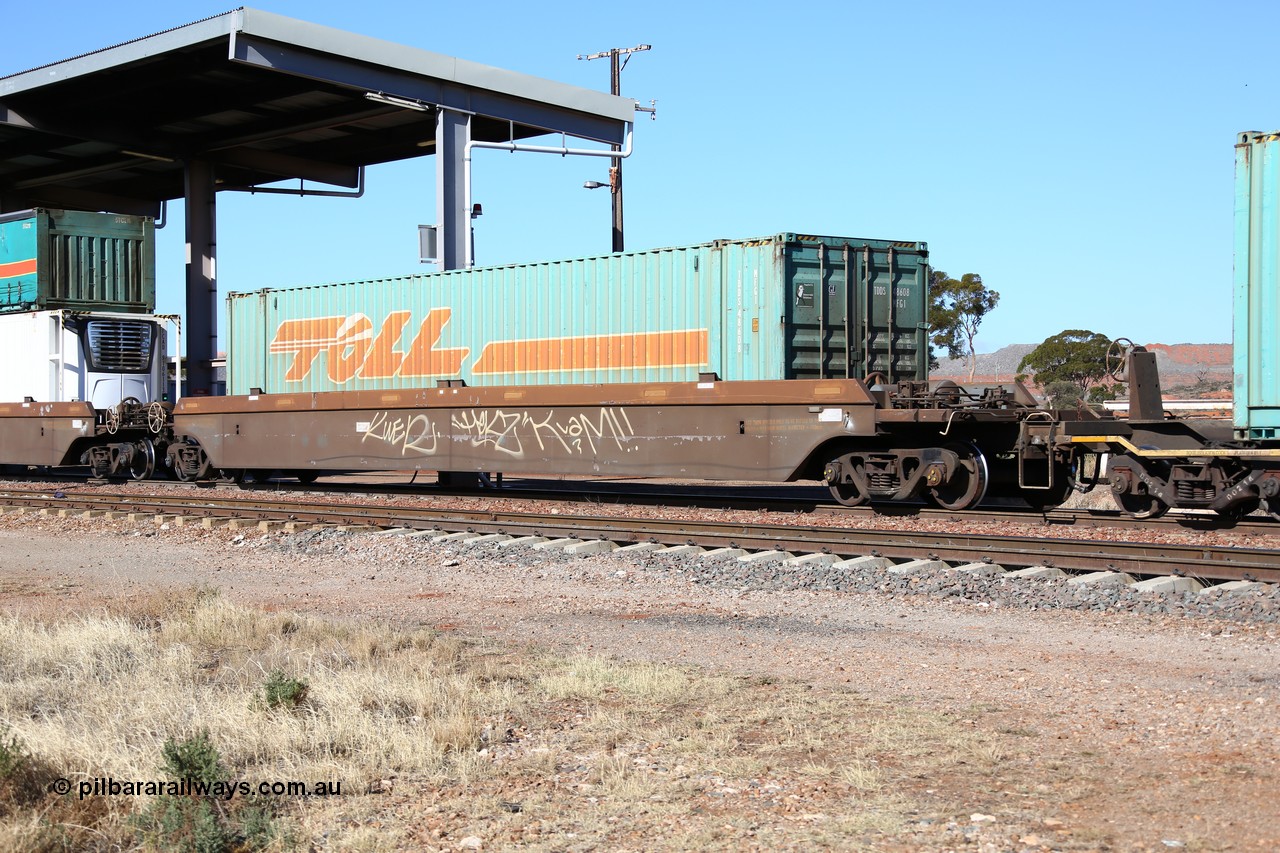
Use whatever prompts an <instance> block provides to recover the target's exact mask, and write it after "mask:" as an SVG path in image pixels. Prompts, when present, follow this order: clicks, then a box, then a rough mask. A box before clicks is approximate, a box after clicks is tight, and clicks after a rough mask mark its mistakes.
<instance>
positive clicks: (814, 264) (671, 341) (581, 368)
mask: <svg viewBox="0 0 1280 853" xmlns="http://www.w3.org/2000/svg"><path fill="white" fill-rule="evenodd" d="M928 279H929V270H928V250H927V247H926V246H925V244H924V243H914V242H892V241H886V240H863V239H856V238H851V237H814V236H806V235H799V234H779V235H776V236H771V237H764V238H761V239H755V240H718V241H716V242H713V243H704V244H700V245H696V246H684V247H677V248H668V249H654V250H651V251H643V252H626V253H619V254H613V255H604V256H600V257H591V258H579V259H573V260H564V261H550V262H545V263H535V264H519V265H512V266H503V267H485V268H477V269H471V270H456V271H450V272H443V273H434V274H428V275H413V276H405V277H402V278H390V279H379V280H371V281H357V282H344V283H336V284H324V285H317V286H312V287H297V288H287V289H269V290H261V291H256V292H251V293H232V294H230V296H228V298H227V306H228V323H227V329H228V332H227V335H228V347H227V354H228V375H227V391H228V393H230V394H248V393H252V392H253V390H254V389H259V390H261V391H264V392H267V393H283V392H298V391H335V390H371V389H384V388H385V389H391V388H412V387H421V386H424V385H425V386H433V385H435V384H436V383H437V382H438V381H440V380H463V381H465V382H466V384H468V385H489V386H500V385H563V384H597V383H615V382H684V381H698V380H699V378H701V377H703V376H705V375H706V374H716V375H717V376H718V377H719V378H720V379H722V380H729V381H732V380H760V379H820V378H846V377H854V378H865V377H867V376H869V375H871V374H881V375H882V376H883V377H884V378H885V379H886V380H888V381H898V380H902V379H924V378H926V376H927V371H928V360H929V358H928V343H927V340H926V331H927V327H926V325H925V321H926V310H927V305H928V299H929V286H928Z"/></svg>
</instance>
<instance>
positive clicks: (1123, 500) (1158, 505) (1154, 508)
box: [1112, 492, 1169, 519]
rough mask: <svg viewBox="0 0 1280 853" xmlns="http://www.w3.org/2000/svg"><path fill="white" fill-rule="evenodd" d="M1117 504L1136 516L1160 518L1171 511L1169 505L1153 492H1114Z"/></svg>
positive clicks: (1139, 517)
mask: <svg viewBox="0 0 1280 853" xmlns="http://www.w3.org/2000/svg"><path fill="white" fill-rule="evenodd" d="M1112 497H1114V498H1115V499H1116V505H1117V506H1119V507H1120V509H1121V510H1123V511H1124V512H1126V513H1127V514H1129V515H1131V516H1133V517H1134V518H1138V519H1143V518H1159V517H1160V516H1162V515H1164V514H1165V513H1166V512H1168V511H1169V505H1168V504H1167V503H1165V502H1164V501H1162V500H1160V499H1159V498H1158V497H1156V496H1155V495H1153V494H1149V493H1146V492H1144V493H1142V494H1140V495H1139V494H1134V493H1133V492H1125V493H1124V494H1122V495H1119V494H1116V493H1115V492H1112Z"/></svg>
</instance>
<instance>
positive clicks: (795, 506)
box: [0, 475, 1280, 535]
mask: <svg viewBox="0 0 1280 853" xmlns="http://www.w3.org/2000/svg"><path fill="white" fill-rule="evenodd" d="M39 479H40V481H41V482H49V481H51V480H52V481H58V480H57V479H55V478H53V477H47V476H43V475H42V476H41V477H40V478H39ZM14 482H20V481H14ZM65 482H67V483H68V485H69V486H72V487H74V486H75V485H77V484H81V483H83V482H84V477H82V476H81V477H67V479H66V480H65ZM156 486H160V487H164V486H169V487H172V488H174V489H177V490H181V491H189V490H191V489H208V488H211V487H210V486H208V485H203V484H202V485H200V486H193V485H191V484H188V483H179V482H169V481H163V480H161V481H150V482H148V483H147V487H148V488H154V487H156ZM220 486H221V487H225V488H230V489H234V490H235V492H237V493H242V494H276V493H287V494H298V495H316V494H334V495H343V496H351V495H367V496H371V497H377V496H387V497H390V496H403V497H414V498H419V499H430V498H432V497H471V498H483V499H503V498H507V499H513V500H524V501H554V502H559V503H584V504H606V503H608V504H633V505H637V506H689V507H699V508H702V509H725V510H730V509H736V510H754V511H761V510H764V511H769V512H782V513H814V514H818V515H822V514H828V515H832V516H837V517H846V518H855V519H864V520H866V519H876V518H921V519H930V520H939V521H952V522H968V523H973V524H1005V523H1010V522H1015V523H1018V524H1032V525H1035V524H1042V525H1045V526H1048V527H1108V528H1109V527H1116V528H1128V529H1135V530H1142V529H1152V528H1155V529H1162V528H1163V529H1172V528H1182V529H1190V530H1231V531H1233V532H1235V533H1242V534H1249V535H1272V534H1280V521H1277V520H1275V519H1273V518H1271V517H1270V516H1266V515H1256V516H1249V517H1246V518H1242V519H1239V520H1233V519H1229V518H1224V517H1223V516H1220V515H1218V514H1216V513H1212V512H1197V511H1179V510H1173V511H1170V512H1169V513H1168V514H1167V515H1164V516H1161V517H1159V518H1154V519H1135V518H1133V517H1131V516H1129V515H1126V514H1124V513H1123V512H1121V511H1120V510H1118V509H1080V508H1072V509H1064V508H1058V509H1053V510H1049V511H1044V512H1041V511H1035V510H1030V509H1027V508H1026V507H1023V506H995V507H982V508H980V509H971V510H948V509H942V508H940V507H935V506H928V505H925V504H893V505H877V506H862V507H846V506H840V505H839V504H836V503H833V502H832V501H831V499H830V497H829V496H828V494H827V490H826V489H824V488H821V487H816V486H815V487H806V486H790V485H788V486H777V485H769V486H758V485H747V486H707V485H706V484H705V483H698V484H691V485H689V486H672V485H670V484H665V483H664V484H645V483H636V482H635V481H630V480H628V481H623V482H620V483H610V482H606V483H600V482H586V483H584V482H582V481H578V480H543V479H521V480H515V481H508V482H507V483H506V484H504V485H503V486H502V487H501V488H485V489H464V488H453V487H442V486H435V485H418V484H416V483H414V482H412V481H411V482H386V481H382V482H368V481H360V482H342V481H336V482H335V481H333V480H326V481H321V482H316V483H311V484H305V485H304V484H301V483H298V482H296V481H294V480H290V479H280V480H270V481H267V482H262V483H247V484H242V485H240V484H230V483H225V484H215V485H214V486H212V488H219V487H220ZM0 488H3V484H2V483H0Z"/></svg>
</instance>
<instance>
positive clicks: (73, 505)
mask: <svg viewBox="0 0 1280 853" xmlns="http://www.w3.org/2000/svg"><path fill="white" fill-rule="evenodd" d="M0 504H2V505H4V506H6V507H10V508H20V509H22V510H24V511H26V510H44V511H45V512H49V513H55V512H56V513H61V514H64V515H73V514H83V513H106V512H112V513H120V512H129V513H134V514H136V515H137V516H139V517H147V516H152V517H155V516H159V517H162V518H164V517H173V518H175V520H178V519H180V520H181V521H180V522H179V523H182V522H183V521H185V520H187V519H190V520H192V521H194V520H196V519H200V520H201V522H202V523H207V524H209V525H210V526H213V525H216V524H221V523H228V522H231V521H233V520H234V521H239V522H245V521H248V522H255V523H256V522H267V523H269V524H270V523H277V524H285V523H291V524H293V525H295V526H300V527H305V526H310V525H331V526H333V525H336V526H360V527H371V528H383V529H408V530H416V531H433V532H438V533H453V532H466V533H474V534H503V535H507V536H513V537H524V536H528V537H542V538H547V539H566V540H578V541H584V542H589V541H598V542H601V543H613V544H616V545H623V546H625V545H627V544H635V543H643V542H650V543H656V544H660V545H666V546H672V545H694V546H699V547H703V548H737V549H743V550H745V551H756V552H765V551H772V552H779V556H781V554H782V553H786V554H788V555H791V554H824V555H831V556H832V557H835V558H841V559H845V558H854V557H862V556H872V557H882V558H886V559H888V560H891V561H912V560H919V559H927V560H940V561H945V562H947V563H956V564H962V563H963V564H969V563H987V564H997V565H1000V566H1003V567H1005V568H1022V567H1036V566H1046V567H1054V568H1058V569H1064V570H1072V571H1085V572H1093V571H1115V572H1125V573H1128V574H1133V575H1143V576H1168V575H1175V576H1176V575H1185V576H1190V577H1196V578H1202V579H1205V580H1214V581H1233V580H1255V581H1262V582H1267V583H1280V550H1277V549H1272V548H1266V549H1262V548H1240V547H1224V546H1217V545H1202V544H1196V545H1185V544H1153V543H1144V542H1126V541H1095V540H1083V539H1063V538H1049V537H1036V538H1031V537H1009V536H1000V535H996V534H990V533H956V532H947V533H937V532H930V531H904V530H878V529H873V530H867V529H848V528H837V527H827V526H820V525H808V524H759V523H751V524H743V523H740V522H709V521H701V520H699V521H688V520H671V519H660V518H642V517H618V516H614V517H604V516H589V515H577V514H574V515H568V514H564V513H560V512H555V513H531V512H507V511H502V510H489V509H484V510H461V509H454V508H433V507H421V506H414V507H399V506H389V505H386V504H334V503H330V502H323V501H306V500H296V499H291V500H287V501H284V500H274V499H265V498H263V497H261V496H259V495H256V494H249V495H247V496H235V497H231V496H225V495H222V494H216V493H211V492H210V491H208V490H188V491H187V492H185V493H178V492H177V491H175V492H174V493H173V494H165V495H145V496H140V495H134V494H128V493H124V492H122V493H104V492H92V493H89V492H83V493H77V492H70V491H61V490H55V491H47V490H45V491H40V490H31V491H22V490H13V489H10V490H5V491H0ZM206 520H207V521H206Z"/></svg>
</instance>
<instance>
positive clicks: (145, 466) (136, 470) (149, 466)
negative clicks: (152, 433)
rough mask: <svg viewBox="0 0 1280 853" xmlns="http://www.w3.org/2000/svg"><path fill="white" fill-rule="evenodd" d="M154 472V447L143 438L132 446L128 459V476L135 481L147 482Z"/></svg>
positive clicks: (148, 440)
mask: <svg viewBox="0 0 1280 853" xmlns="http://www.w3.org/2000/svg"><path fill="white" fill-rule="evenodd" d="M155 472H156V446H155V445H154V444H152V443H151V439H149V438H144V439H142V441H139V442H138V443H137V444H135V445H134V446H133V456H132V457H131V458H130V459H129V476H130V477H132V478H133V479H135V480H148V479H150V478H151V475H152V474H154V473H155Z"/></svg>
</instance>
